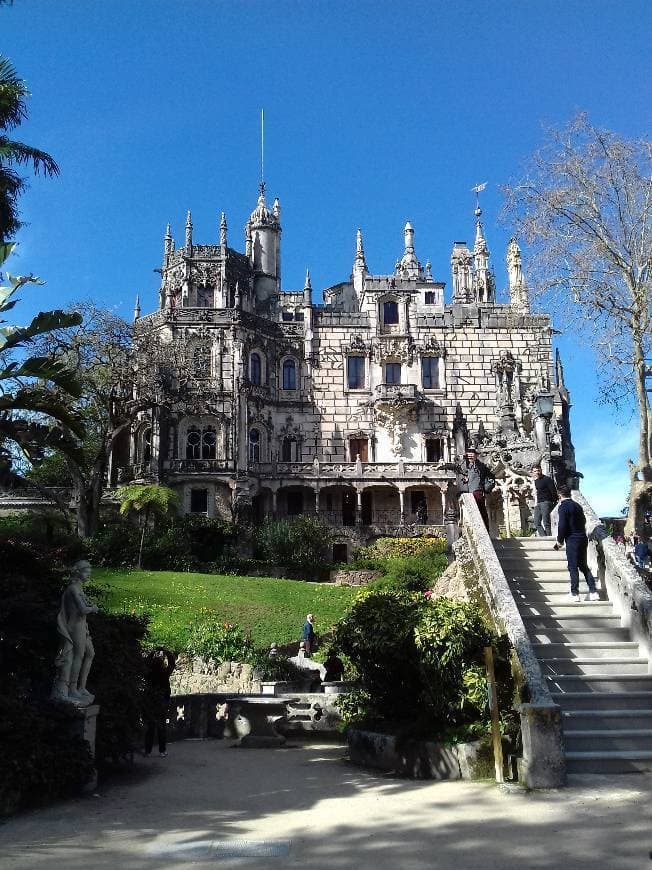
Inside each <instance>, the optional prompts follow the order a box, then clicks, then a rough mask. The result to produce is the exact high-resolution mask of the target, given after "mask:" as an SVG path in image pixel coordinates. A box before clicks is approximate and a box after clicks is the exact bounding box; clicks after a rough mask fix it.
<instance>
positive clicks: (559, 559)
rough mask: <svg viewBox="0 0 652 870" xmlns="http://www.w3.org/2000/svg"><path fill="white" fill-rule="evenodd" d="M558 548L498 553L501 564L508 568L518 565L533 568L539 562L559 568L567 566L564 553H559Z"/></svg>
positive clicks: (545, 565) (549, 566)
mask: <svg viewBox="0 0 652 870" xmlns="http://www.w3.org/2000/svg"><path fill="white" fill-rule="evenodd" d="M560 552H561V551H560V550H553V549H552V548H551V549H550V550H534V551H533V552H532V553H500V555H499V557H498V558H499V561H500V564H501V565H505V566H506V567H508V568H514V567H516V566H518V565H523V566H524V567H526V568H533V567H535V566H536V565H538V564H539V563H541V565H543V566H544V567H548V568H551V567H557V568H559V569H560V570H561V569H562V568H566V567H567V566H568V562H567V560H566V556H565V555H560Z"/></svg>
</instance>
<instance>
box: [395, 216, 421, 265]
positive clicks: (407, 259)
mask: <svg viewBox="0 0 652 870" xmlns="http://www.w3.org/2000/svg"><path fill="white" fill-rule="evenodd" d="M403 238H404V240H405V250H404V252H403V256H402V257H401V259H400V260H399V262H398V263H397V264H396V274H397V275H402V276H404V277H405V278H423V270H422V268H421V263H420V262H419V261H418V259H417V255H416V253H415V251H414V228H413V226H412V224H411V223H410V222H409V221H408V222H407V223H406V224H405V228H404V230H403Z"/></svg>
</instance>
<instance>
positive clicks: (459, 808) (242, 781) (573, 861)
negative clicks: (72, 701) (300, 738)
mask: <svg viewBox="0 0 652 870" xmlns="http://www.w3.org/2000/svg"><path fill="white" fill-rule="evenodd" d="M651 786H652V775H651V774H643V775H641V774H638V775H637V774H632V775H630V776H620V777H588V776H587V777H575V778H573V779H572V781H571V784H570V786H569V787H568V788H566V789H561V790H558V791H550V792H536V793H528V792H524V791H522V790H520V789H511V790H501V789H500V788H499V787H497V786H496V785H495V784H493V783H488V782H481V783H468V782H451V783H432V782H423V781H421V782H418V781H412V780H400V779H393V778H390V777H386V776H383V775H381V774H374V773H371V772H369V771H363V770H360V769H358V768H355V767H352V766H351V765H350V764H348V762H346V760H345V750H344V749H343V748H342V747H341V746H335V745H333V744H323V745H322V744H320V745H315V744H311V745H300V746H296V747H283V748H280V749H241V748H231V747H230V746H229V744H228V743H226V742H223V741H211V742H209V741H206V742H201V741H186V742H181V743H175V744H172V745H171V746H170V750H169V756H168V757H167V758H159V757H158V756H152V758H149V759H144V758H142V759H140V758H139V759H138V761H137V763H136V764H135V766H134V768H133V770H131V771H130V772H128V773H125V774H123V775H122V776H121V777H119V778H117V779H114V780H113V781H112V782H109V783H106V784H104V785H100V787H99V788H98V790H97V792H96V793H95V794H94V795H90V796H88V797H84V798H79V799H76V800H73V801H68V802H65V803H60V804H57V805H55V806H52V807H49V808H46V809H43V810H37V811H34V812H31V813H26V814H24V815H21V816H18V817H16V818H13V819H11V820H8V821H6V822H5V823H4V824H2V825H1V826H0V855H1V856H2V857H1V858H0V866H1V867H2V868H3V870H4V868H12V870H18V868H20V870H45V868H48V870H52V868H53V867H55V868H56V867H60V868H65V870H82V868H83V870H104V868H107V870H108V868H112V870H113V868H119V870H132V868H133V870H140V868H143V870H151V868H166V870H167V868H170V870H182V868H190V867H195V866H198V865H202V864H210V865H214V866H215V867H218V868H224V870H230V868H261V870H262V868H265V870H268V868H269V870H274V868H276V867H278V868H284V867H302V868H310V870H322V868H323V870H330V868H332V870H351V868H356V870H389V868H392V870H396V868H401V870H422V868H423V870H425V868H436V870H448V868H454V870H476V868H478V870H480V868H482V870H492V868H496V870H503V868H508V867H512V866H514V865H516V866H518V867H519V868H555V867H559V868H563V870H571V868H591V870H595V868H596V867H601V868H605V870H620V868H623V870H625V868H628V870H630V868H631V870H634V868H636V870H642V868H651V870H652V860H651V854H652V825H651V824H650V820H651V818H652V812H651V809H650V797H651V792H650V789H651Z"/></svg>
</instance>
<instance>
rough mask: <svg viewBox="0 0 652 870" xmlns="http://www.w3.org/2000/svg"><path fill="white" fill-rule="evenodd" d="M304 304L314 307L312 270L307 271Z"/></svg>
mask: <svg viewBox="0 0 652 870" xmlns="http://www.w3.org/2000/svg"><path fill="white" fill-rule="evenodd" d="M303 304H304V305H312V284H311V283H310V269H306V283H305V284H304V285H303Z"/></svg>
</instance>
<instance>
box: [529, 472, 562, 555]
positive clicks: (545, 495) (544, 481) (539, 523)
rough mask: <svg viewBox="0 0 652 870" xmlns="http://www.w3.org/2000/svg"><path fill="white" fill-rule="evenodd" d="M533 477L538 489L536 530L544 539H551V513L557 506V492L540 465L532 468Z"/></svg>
mask: <svg viewBox="0 0 652 870" xmlns="http://www.w3.org/2000/svg"><path fill="white" fill-rule="evenodd" d="M532 477H533V478H534V488H535V489H536V502H535V505H534V528H535V529H536V532H537V535H539V537H542V538H547V537H550V511H551V510H552V509H553V507H554V506H555V505H556V504H557V490H556V489H555V484H554V483H553V480H552V478H551V477H548V475H547V474H544V473H543V471H542V470H541V466H540V465H533V466H532Z"/></svg>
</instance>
